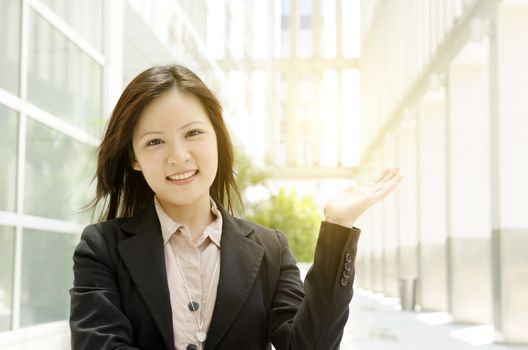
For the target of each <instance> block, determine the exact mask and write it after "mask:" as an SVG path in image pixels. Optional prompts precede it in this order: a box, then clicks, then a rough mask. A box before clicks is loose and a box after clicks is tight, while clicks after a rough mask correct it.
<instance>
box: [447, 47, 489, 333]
mask: <svg viewBox="0 0 528 350" xmlns="http://www.w3.org/2000/svg"><path fill="white" fill-rule="evenodd" d="M487 57H488V43H487V41H486V40H485V39H484V40H483V41H482V42H479V43H476V42H469V43H467V44H466V46H465V47H464V48H463V49H462V50H461V51H460V52H459V53H458V55H457V57H456V58H455V59H454V60H453V62H452V63H451V66H450V68H449V120H448V124H449V127H448V134H449V137H448V143H449V163H448V167H449V177H448V181H449V204H448V205H449V218H450V227H449V231H450V232H449V233H450V237H449V240H450V248H449V249H450V257H449V259H450V261H449V264H450V266H451V268H450V271H449V272H450V283H451V288H450V297H451V300H450V306H451V310H450V311H451V313H452V315H453V316H454V318H455V319H456V320H457V321H462V322H474V323H489V322H491V318H492V317H491V316H492V308H491V305H492V302H491V254H490V252H491V246H490V238H491V198H490V196H491V194H490V192H491V191H490V187H491V186H490V185H491V175H490V145H489V135H490V130H489V125H490V122H489V120H490V119H489V93H488V90H489V88H488V87H489V84H488V81H489V71H488V69H489V67H488V63H487ZM476 291H478V292H476Z"/></svg>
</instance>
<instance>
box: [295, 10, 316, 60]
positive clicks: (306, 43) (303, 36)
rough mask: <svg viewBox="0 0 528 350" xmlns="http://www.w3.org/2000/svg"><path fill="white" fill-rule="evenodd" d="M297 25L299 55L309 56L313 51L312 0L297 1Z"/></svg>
mask: <svg viewBox="0 0 528 350" xmlns="http://www.w3.org/2000/svg"><path fill="white" fill-rule="evenodd" d="M299 25H300V30H299V44H298V47H297V48H298V53H299V57H310V56H311V55H312V51H313V50H312V49H313V39H312V0H300V1H299Z"/></svg>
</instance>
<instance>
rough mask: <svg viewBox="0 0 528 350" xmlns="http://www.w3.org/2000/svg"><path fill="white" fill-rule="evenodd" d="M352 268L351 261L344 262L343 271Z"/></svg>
mask: <svg viewBox="0 0 528 350" xmlns="http://www.w3.org/2000/svg"><path fill="white" fill-rule="evenodd" d="M350 270H352V264H351V263H348V262H347V263H345V271H347V272H350Z"/></svg>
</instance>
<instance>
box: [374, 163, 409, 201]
mask: <svg viewBox="0 0 528 350" xmlns="http://www.w3.org/2000/svg"><path fill="white" fill-rule="evenodd" d="M398 171H399V169H398ZM402 180H403V175H401V174H399V173H398V174H397V175H395V176H394V177H392V178H391V179H390V180H387V181H385V182H384V183H381V184H380V185H379V186H378V188H377V189H376V191H375V192H376V194H378V195H380V196H381V198H385V197H386V196H387V195H388V194H389V193H391V192H392V191H393V190H394V189H395V188H396V187H397V186H398V184H399V183H400V182H401V181H402Z"/></svg>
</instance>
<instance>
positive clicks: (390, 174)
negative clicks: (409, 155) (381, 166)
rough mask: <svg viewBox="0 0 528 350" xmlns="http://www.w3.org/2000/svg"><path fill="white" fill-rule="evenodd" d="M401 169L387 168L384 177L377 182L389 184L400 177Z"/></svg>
mask: <svg viewBox="0 0 528 350" xmlns="http://www.w3.org/2000/svg"><path fill="white" fill-rule="evenodd" d="M399 173H400V168H387V169H385V170H384V171H383V174H384V176H382V177H380V178H379V179H378V180H376V182H387V181H390V180H392V179H394V178H395V177H397V176H398V174H399Z"/></svg>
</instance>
